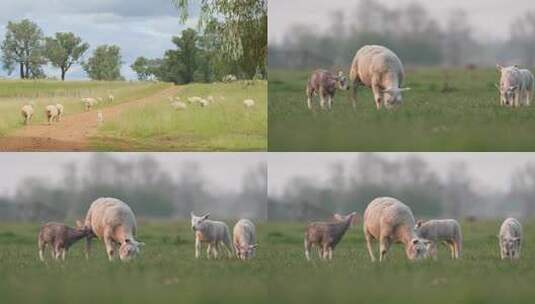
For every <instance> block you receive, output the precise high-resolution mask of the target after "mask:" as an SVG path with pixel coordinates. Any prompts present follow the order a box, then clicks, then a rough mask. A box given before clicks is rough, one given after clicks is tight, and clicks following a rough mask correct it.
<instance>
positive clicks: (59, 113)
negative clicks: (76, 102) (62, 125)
mask: <svg viewBox="0 0 535 304" xmlns="http://www.w3.org/2000/svg"><path fill="white" fill-rule="evenodd" d="M56 108H57V109H58V116H57V117H56V121H57V122H60V121H61V116H63V113H64V108H63V105H62V104H60V103H58V104H56Z"/></svg>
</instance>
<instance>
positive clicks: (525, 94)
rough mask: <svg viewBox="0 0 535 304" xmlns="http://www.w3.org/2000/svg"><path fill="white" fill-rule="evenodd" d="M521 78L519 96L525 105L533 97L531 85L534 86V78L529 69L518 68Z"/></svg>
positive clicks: (529, 102)
mask: <svg viewBox="0 0 535 304" xmlns="http://www.w3.org/2000/svg"><path fill="white" fill-rule="evenodd" d="M518 72H519V74H520V79H521V88H520V98H521V99H522V100H521V102H522V103H523V104H524V105H525V106H529V105H530V104H531V98H532V97H533V87H534V86H535V83H534V82H535V78H534V77H533V74H532V73H531V71H530V70H526V69H519V70H518Z"/></svg>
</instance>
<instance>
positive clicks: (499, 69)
mask: <svg viewBox="0 0 535 304" xmlns="http://www.w3.org/2000/svg"><path fill="white" fill-rule="evenodd" d="M496 69H497V70H498V71H500V72H501V71H502V69H503V67H502V66H501V65H499V64H497V65H496Z"/></svg>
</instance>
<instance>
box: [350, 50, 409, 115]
mask: <svg viewBox="0 0 535 304" xmlns="http://www.w3.org/2000/svg"><path fill="white" fill-rule="evenodd" d="M349 77H350V80H351V83H352V84H353V92H352V102H353V108H354V109H356V103H357V87H358V85H359V84H363V85H365V86H367V87H370V88H371V89H372V91H373V96H374V99H375V105H376V107H377V109H378V110H379V109H381V106H382V104H383V103H384V105H385V108H387V109H389V108H391V107H392V106H394V105H400V104H401V103H402V101H403V98H402V95H401V93H402V92H404V91H408V90H410V88H401V86H402V84H403V78H404V77H405V72H404V70H403V64H402V63H401V60H400V59H399V58H398V56H397V55H396V54H395V53H394V52H392V51H391V50H389V49H387V48H385V47H383V46H379V45H367V46H364V47H362V48H361V49H360V50H358V52H357V54H356V55H355V57H354V58H353V63H352V64H351V70H350V73H349Z"/></svg>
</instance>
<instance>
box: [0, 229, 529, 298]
mask: <svg viewBox="0 0 535 304" xmlns="http://www.w3.org/2000/svg"><path fill="white" fill-rule="evenodd" d="M229 223H231V222H230V221H229ZM232 224H233V223H232ZM304 225H305V224H302V223H291V224H273V223H269V224H258V225H257V233H258V243H259V244H260V246H259V248H258V251H257V258H256V259H254V260H252V261H249V262H246V263H241V262H238V261H236V260H228V259H223V260H218V261H214V260H206V259H205V258H203V259H201V260H195V259H194V258H193V233H192V232H191V228H190V227H189V225H188V223H186V222H173V223H171V222H145V221H140V223H139V239H140V240H142V241H144V242H146V243H147V245H146V247H145V248H143V251H142V256H141V257H140V258H139V259H138V260H136V261H134V262H132V263H130V264H122V263H118V262H116V263H111V264H110V263H109V262H108V261H107V259H106V256H105V254H104V250H103V248H102V246H101V245H100V244H98V245H97V244H95V245H96V246H95V247H94V250H93V253H94V254H93V258H92V259H90V260H89V261H86V260H85V258H84V257H83V241H82V242H80V243H78V244H76V245H74V247H73V248H72V250H71V252H70V254H69V256H68V260H67V262H66V263H64V264H60V263H54V262H50V263H48V264H46V265H45V264H43V263H41V262H39V261H38V258H37V251H36V234H37V230H38V225H30V224H5V223H4V224H0V302H2V303H72V302H73V301H74V302H76V303H118V302H122V303H148V302H150V303H296V302H299V303H342V302H346V303H415V304H417V303H426V304H427V303H500V304H502V303H532V302H533V294H534V293H533V287H532V285H533V281H534V280H535V267H534V259H535V253H534V251H533V248H535V247H534V246H533V244H535V223H524V228H525V229H524V230H525V235H526V238H525V242H524V248H523V257H522V260H521V261H519V262H517V263H511V262H510V261H500V260H499V258H498V247H497V239H496V234H497V231H498V228H499V223H498V221H494V222H478V223H471V224H464V225H463V230H464V231H463V232H464V238H465V242H464V252H463V257H462V259H461V260H458V261H450V260H449V259H448V258H447V257H446V255H447V254H446V252H445V250H444V247H440V248H439V254H440V255H439V260H438V261H436V262H434V261H424V262H421V263H410V262H407V261H406V259H405V258H404V255H403V252H402V250H401V246H399V245H396V246H395V247H394V248H393V250H392V251H391V252H390V253H389V255H388V256H387V259H388V260H387V261H386V262H385V263H383V264H374V263H371V262H370V261H369V257H368V254H367V251H366V249H365V244H364V240H363V236H362V231H361V229H360V227H357V228H352V229H351V230H349V231H348V233H347V234H346V236H345V238H344V239H343V240H342V242H341V243H340V244H339V247H338V248H337V250H336V251H335V254H334V260H333V261H332V262H327V263H325V262H319V261H318V260H315V261H313V262H310V263H308V262H306V261H305V259H304V256H303V227H304ZM203 253H204V252H203Z"/></svg>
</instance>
